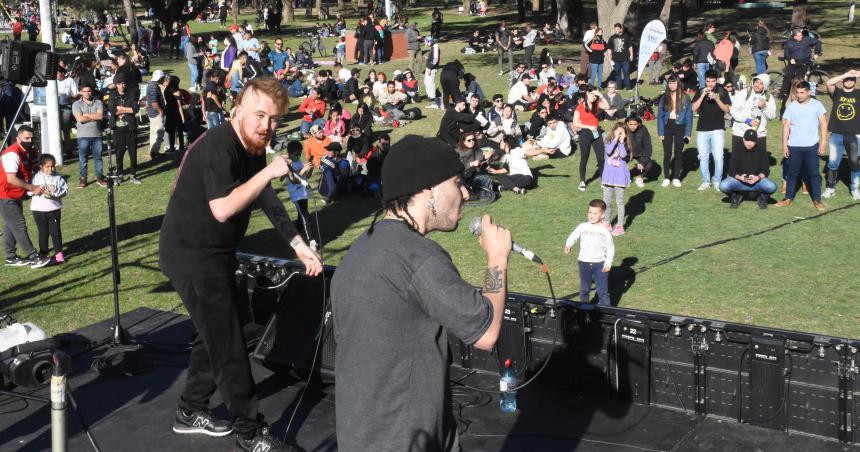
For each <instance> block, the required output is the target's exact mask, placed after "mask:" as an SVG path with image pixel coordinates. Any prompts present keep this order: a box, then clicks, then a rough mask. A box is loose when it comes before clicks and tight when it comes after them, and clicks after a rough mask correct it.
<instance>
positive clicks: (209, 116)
mask: <svg viewBox="0 0 860 452" xmlns="http://www.w3.org/2000/svg"><path fill="white" fill-rule="evenodd" d="M223 123H224V112H221V111H207V112H206V127H207V128H209V129H213V128H215V127H218V126H220V125H221V124H223Z"/></svg>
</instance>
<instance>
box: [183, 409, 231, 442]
mask: <svg viewBox="0 0 860 452" xmlns="http://www.w3.org/2000/svg"><path fill="white" fill-rule="evenodd" d="M173 431H174V432H176V433H183V434H185V433H200V434H203V435H207V436H215V437H221V436H227V435H229V434H231V433H233V424H232V423H230V422H229V421H225V420H222V419H218V418H216V417H215V416H213V415H212V412H211V411H209V410H200V411H192V412H190V413H187V414H186V413H185V412H184V411H182V409H178V410H176V420H174V421H173Z"/></svg>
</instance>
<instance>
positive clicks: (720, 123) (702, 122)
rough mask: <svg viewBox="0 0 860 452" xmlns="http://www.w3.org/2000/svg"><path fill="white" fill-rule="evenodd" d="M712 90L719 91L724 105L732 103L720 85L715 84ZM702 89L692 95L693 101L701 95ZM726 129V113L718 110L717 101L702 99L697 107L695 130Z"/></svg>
mask: <svg viewBox="0 0 860 452" xmlns="http://www.w3.org/2000/svg"><path fill="white" fill-rule="evenodd" d="M714 90H715V91H716V92H718V93H720V100H722V101H723V103H724V104H726V105H732V99H731V98H730V97H729V93H727V92H726V90H725V89H724V88H723V86H722V85H720V84H717V86H715V87H714ZM702 92H703V90H699V92H698V93H696V96H695V97H693V102H696V101H697V100H699V98H700V97H702ZM725 129H726V114H725V113H723V111H722V110H720V107H719V106H718V105H717V101H715V100H711V99H705V100H704V101H702V105H701V106H700V107H699V123H698V124H696V130H697V131H699V132H710V131H712V130H725Z"/></svg>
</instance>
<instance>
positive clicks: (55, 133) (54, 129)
mask: <svg viewBox="0 0 860 452" xmlns="http://www.w3.org/2000/svg"><path fill="white" fill-rule="evenodd" d="M39 20H40V21H41V22H42V42H43V43H45V44H49V45H50V46H51V51H54V21H53V20H52V17H51V0H39ZM45 98H46V105H47V106H48V123H47V124H42V152H43V153H48V154H51V155H53V156H54V158H55V159H57V165H62V164H63V147H62V144H61V143H60V136H61V135H62V132H61V131H60V103H59V99H58V98H57V81H56V80H48V86H46V87H45Z"/></svg>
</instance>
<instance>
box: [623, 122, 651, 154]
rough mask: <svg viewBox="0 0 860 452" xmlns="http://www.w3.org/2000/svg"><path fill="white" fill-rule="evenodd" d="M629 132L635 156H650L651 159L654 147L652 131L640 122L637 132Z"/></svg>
mask: <svg viewBox="0 0 860 452" xmlns="http://www.w3.org/2000/svg"><path fill="white" fill-rule="evenodd" d="M627 133H628V137H629V138H630V147H631V148H633V158H634V159H641V158H648V159H649V160H650V159H651V154H652V153H653V149H652V148H651V133H650V132H648V128H647V127H645V126H644V125H641V124H640V125H639V128H638V129H636V132H627Z"/></svg>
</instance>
